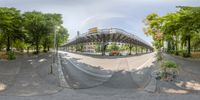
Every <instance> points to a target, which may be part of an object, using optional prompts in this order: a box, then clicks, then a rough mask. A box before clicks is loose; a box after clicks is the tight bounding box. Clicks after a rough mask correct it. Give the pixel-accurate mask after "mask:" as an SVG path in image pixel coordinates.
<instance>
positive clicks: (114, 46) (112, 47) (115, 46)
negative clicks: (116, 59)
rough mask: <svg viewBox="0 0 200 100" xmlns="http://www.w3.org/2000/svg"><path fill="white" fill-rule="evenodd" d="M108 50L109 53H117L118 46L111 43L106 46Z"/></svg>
mask: <svg viewBox="0 0 200 100" xmlns="http://www.w3.org/2000/svg"><path fill="white" fill-rule="evenodd" d="M108 49H109V50H110V51H118V50H119V46H118V45H117V43H111V44H110V45H109V46H108Z"/></svg>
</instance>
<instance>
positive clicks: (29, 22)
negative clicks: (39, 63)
mask: <svg viewBox="0 0 200 100" xmlns="http://www.w3.org/2000/svg"><path fill="white" fill-rule="evenodd" d="M23 16H24V28H25V29H26V30H27V31H28V35H29V37H30V41H31V42H32V43H33V45H35V47H36V54H38V53H39V45H40V42H41V38H42V36H43V35H44V34H46V33H44V32H43V31H44V28H45V26H46V23H45V17H44V15H43V14H42V13H41V12H37V11H32V12H25V13H24V14H23Z"/></svg>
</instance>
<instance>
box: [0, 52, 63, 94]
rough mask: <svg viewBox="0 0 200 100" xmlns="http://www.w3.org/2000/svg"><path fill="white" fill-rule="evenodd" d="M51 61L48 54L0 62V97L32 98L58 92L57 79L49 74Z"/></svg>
mask: <svg viewBox="0 0 200 100" xmlns="http://www.w3.org/2000/svg"><path fill="white" fill-rule="evenodd" d="M51 61H52V60H51V55H50V54H41V55H39V56H30V57H29V56H23V57H22V56H19V57H18V58H17V59H16V60H13V61H0V95H13V96H34V95H47V94H52V93H56V92H58V91H60V90H61V88H60V87H59V86H58V85H59V83H58V81H56V80H57V78H56V77H55V75H50V74H49V71H50V70H49V69H50V64H51Z"/></svg>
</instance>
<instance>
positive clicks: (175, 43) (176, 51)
mask: <svg viewBox="0 0 200 100" xmlns="http://www.w3.org/2000/svg"><path fill="white" fill-rule="evenodd" d="M177 38H178V37H177V36H176V43H175V45H176V55H178V39H177Z"/></svg>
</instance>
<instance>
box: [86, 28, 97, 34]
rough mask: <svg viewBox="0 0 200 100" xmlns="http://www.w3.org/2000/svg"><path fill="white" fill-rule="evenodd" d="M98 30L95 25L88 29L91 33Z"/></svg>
mask: <svg viewBox="0 0 200 100" xmlns="http://www.w3.org/2000/svg"><path fill="white" fill-rule="evenodd" d="M97 31H98V28H97V27H93V28H90V29H88V33H89V34H91V33H97Z"/></svg>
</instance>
